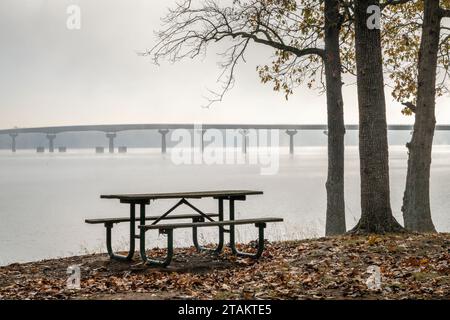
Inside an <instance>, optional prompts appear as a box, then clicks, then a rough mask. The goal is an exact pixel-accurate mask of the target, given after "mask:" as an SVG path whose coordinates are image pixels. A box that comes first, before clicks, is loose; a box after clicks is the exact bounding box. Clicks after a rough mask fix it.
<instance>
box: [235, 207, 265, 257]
mask: <svg viewBox="0 0 450 320" xmlns="http://www.w3.org/2000/svg"><path fill="white" fill-rule="evenodd" d="M230 220H234V199H232V198H231V199H230ZM255 226H256V227H257V228H258V229H259V230H258V242H257V251H256V253H247V252H241V251H239V250H237V249H236V239H235V226H234V225H230V248H231V252H232V253H233V254H235V255H237V256H240V257H245V258H253V259H258V258H259V257H261V254H262V253H263V251H264V229H265V228H266V224H265V223H256V224H255Z"/></svg>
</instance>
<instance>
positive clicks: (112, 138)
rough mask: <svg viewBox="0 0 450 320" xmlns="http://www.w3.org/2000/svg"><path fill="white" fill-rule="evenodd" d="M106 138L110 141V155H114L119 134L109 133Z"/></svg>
mask: <svg viewBox="0 0 450 320" xmlns="http://www.w3.org/2000/svg"><path fill="white" fill-rule="evenodd" d="M106 137H107V138H108V139H109V153H114V139H115V138H116V137H117V133H115V132H109V133H107V134H106Z"/></svg>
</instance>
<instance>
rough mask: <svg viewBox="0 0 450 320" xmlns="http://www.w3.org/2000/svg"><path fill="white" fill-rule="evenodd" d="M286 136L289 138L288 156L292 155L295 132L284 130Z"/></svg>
mask: <svg viewBox="0 0 450 320" xmlns="http://www.w3.org/2000/svg"><path fill="white" fill-rule="evenodd" d="M286 134H287V135H288V136H289V154H294V136H295V135H296V134H297V130H286Z"/></svg>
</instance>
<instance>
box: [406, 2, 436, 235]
mask: <svg viewBox="0 0 450 320" xmlns="http://www.w3.org/2000/svg"><path fill="white" fill-rule="evenodd" d="M424 5H425V8H424V21H423V27H422V40H421V44H420V51H419V73H418V88H417V89H418V91H417V106H416V119H415V123H414V132H413V136H412V140H411V142H410V143H408V144H407V147H408V149H409V153H408V154H409V158H408V173H407V177H406V188H405V194H404V197H403V207H402V211H403V219H404V221H405V228H407V229H409V230H412V231H419V232H436V229H435V228H434V225H433V221H432V220H431V209H430V166H431V150H432V146H433V135H434V129H435V125H436V118H435V105H436V103H435V99H436V72H437V71H436V68H437V56H438V50H439V33H440V22H441V21H440V20H441V18H440V16H439V0H426V1H425V2H424Z"/></svg>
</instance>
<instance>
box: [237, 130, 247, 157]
mask: <svg viewBox="0 0 450 320" xmlns="http://www.w3.org/2000/svg"><path fill="white" fill-rule="evenodd" d="M239 133H240V134H241V135H242V153H243V154H247V144H248V137H247V135H248V129H242V130H239Z"/></svg>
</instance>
